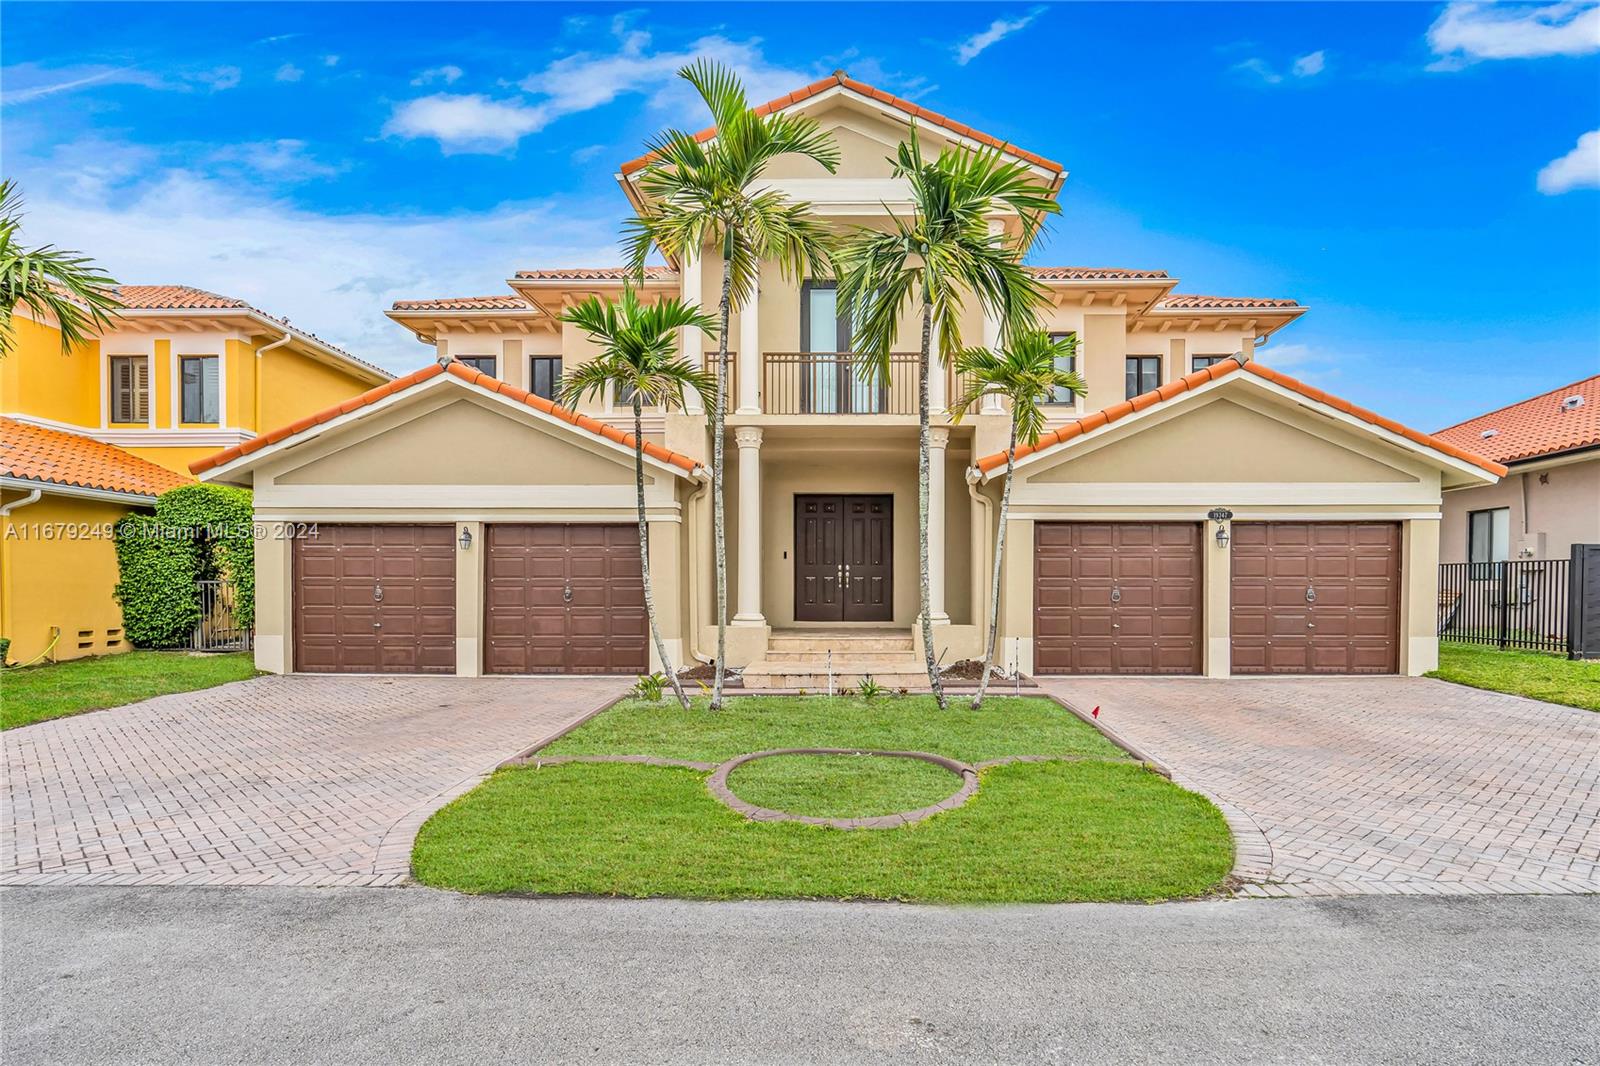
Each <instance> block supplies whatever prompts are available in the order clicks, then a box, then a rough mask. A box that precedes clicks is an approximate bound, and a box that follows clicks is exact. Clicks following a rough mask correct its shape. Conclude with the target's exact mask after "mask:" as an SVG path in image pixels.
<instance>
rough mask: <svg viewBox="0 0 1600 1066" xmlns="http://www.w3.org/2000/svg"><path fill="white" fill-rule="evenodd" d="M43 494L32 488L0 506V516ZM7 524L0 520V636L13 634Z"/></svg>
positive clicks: (40, 490)
mask: <svg viewBox="0 0 1600 1066" xmlns="http://www.w3.org/2000/svg"><path fill="white" fill-rule="evenodd" d="M43 495H44V490H43V489H34V490H33V491H32V492H30V493H28V494H27V495H26V496H24V497H22V498H21V499H18V500H12V501H11V502H10V503H8V504H6V505H5V506H4V507H0V518H9V517H11V512H12V511H16V510H20V509H21V508H23V507H27V506H28V505H29V504H33V503H38V502H39V498H40V497H41V496H43ZM8 525H9V523H7V522H0V637H3V636H12V635H13V634H12V633H11V619H12V614H11V538H10V537H9V536H7V535H6V529H7V526H8ZM58 636H59V634H58ZM52 646H53V645H52ZM4 665H5V663H4V662H0V666H4Z"/></svg>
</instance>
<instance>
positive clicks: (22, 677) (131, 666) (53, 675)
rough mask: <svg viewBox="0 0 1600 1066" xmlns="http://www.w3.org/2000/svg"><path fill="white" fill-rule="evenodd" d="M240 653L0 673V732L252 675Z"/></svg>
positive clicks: (124, 658)
mask: <svg viewBox="0 0 1600 1066" xmlns="http://www.w3.org/2000/svg"><path fill="white" fill-rule="evenodd" d="M255 673H256V668H255V663H254V662H253V661H252V660H251V657H250V655H248V654H246V653H237V654H226V655H209V654H207V655H202V654H198V653H191V652H181V651H130V652H127V653H125V654H123V655H101V656H96V657H93V658H87V659H73V660H71V661H69V662H64V663H52V664H50V665H48V666H30V667H27V668H26V669H20V670H18V669H12V670H5V671H0V729H14V728H16V727H17V726H19V725H31V724H32V723H34V722H43V721H46V720H48V719H51V718H62V717H64V716H66V715H69V714H77V713H79V712H80V711H94V710H99V709H100V708H103V707H119V706H121V705H122V704H124V703H134V702H136V701H138V700H144V699H149V698H150V697H151V696H164V695H166V694H167V693H169V692H190V691H193V690H195V689H201V688H211V687H212V686H214V685H223V684H227V683H228V682H229V681H239V680H242V679H244V678H247V677H254V676H255Z"/></svg>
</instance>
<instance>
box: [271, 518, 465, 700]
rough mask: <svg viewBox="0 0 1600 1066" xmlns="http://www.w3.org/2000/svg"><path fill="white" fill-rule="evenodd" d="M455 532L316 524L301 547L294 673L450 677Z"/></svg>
mask: <svg viewBox="0 0 1600 1066" xmlns="http://www.w3.org/2000/svg"><path fill="white" fill-rule="evenodd" d="M453 535H454V527H453V526H445V525H438V526H433V525H378V524H374V525H353V524H333V525H324V524H321V523H319V524H318V525H317V527H316V528H315V532H309V531H308V533H307V534H306V535H305V536H301V537H297V538H296V539H295V541H294V546H293V550H292V555H293V574H294V578H293V581H294V614H295V620H294V631H295V651H294V663H293V666H294V669H296V670H300V671H304V672H310V673H453V672H454V670H455V565H456V549H455V542H454V539H453Z"/></svg>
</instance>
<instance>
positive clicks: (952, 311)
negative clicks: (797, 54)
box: [837, 125, 1058, 710]
mask: <svg viewBox="0 0 1600 1066" xmlns="http://www.w3.org/2000/svg"><path fill="white" fill-rule="evenodd" d="M889 162H890V163H891V164H892V165H893V167H894V171H893V174H894V176H895V177H896V178H900V179H902V180H904V181H905V182H906V184H907V186H908V191H909V198H910V201H911V214H910V215H909V216H908V217H902V216H900V215H898V214H896V213H895V212H894V209H893V208H890V209H889V214H890V226H889V228H888V230H887V231H877V230H867V229H863V230H861V231H860V232H859V233H858V234H857V236H856V237H855V238H853V239H852V240H851V241H850V242H849V244H848V245H847V247H846V248H845V249H844V251H843V252H842V253H841V254H840V257H839V264H838V267H837V270H838V274H839V296H840V299H841V300H842V301H844V302H845V303H846V304H847V305H848V306H850V307H851V308H852V312H853V316H854V320H855V322H856V329H855V338H856V344H855V347H856V349H857V351H859V352H861V353H862V354H863V355H864V356H865V357H866V358H865V360H864V362H865V364H866V365H865V366H864V367H863V371H862V372H863V373H864V374H866V375H869V376H871V377H873V378H875V379H876V380H880V381H882V380H887V378H888V374H889V350H890V348H891V347H893V345H894V342H895V337H896V334H897V332H898V328H899V327H898V320H899V316H900V312H901V310H902V308H904V307H907V306H917V307H920V310H921V316H922V347H921V352H920V354H919V356H918V359H917V421H918V433H917V479H918V493H917V508H918V510H917V513H918V519H919V523H920V528H919V530H918V533H919V555H920V559H919V562H920V564H921V569H922V574H921V578H922V647H923V653H924V655H925V657H926V665H927V668H928V684H929V685H930V686H931V687H932V689H933V694H934V696H935V698H936V699H937V700H938V703H939V707H940V709H941V710H942V709H943V708H944V706H945V698H944V688H943V686H942V685H941V684H940V683H939V670H938V666H937V664H936V663H935V662H934V656H933V623H932V619H931V618H930V616H929V614H930V612H929V602H928V599H929V597H928V476H929V474H928V429H929V415H930V412H929V410H928V371H929V364H930V352H931V348H932V345H933V340H934V337H933V334H934V327H935V325H936V324H937V327H938V334H939V336H938V343H939V355H940V358H941V360H942V361H948V360H950V359H952V358H953V357H954V356H955V354H956V352H957V351H959V350H960V349H961V329H960V322H961V312H962V308H963V304H962V294H963V292H971V293H975V294H976V295H977V298H978V302H979V304H980V305H981V306H982V307H983V309H984V310H985V311H986V312H987V313H990V314H992V315H994V316H995V317H996V318H998V319H999V320H1000V322H1001V325H1002V328H1003V329H1005V330H1007V331H1012V332H1016V331H1020V330H1021V329H1022V328H1024V327H1025V326H1026V325H1027V324H1028V323H1029V322H1030V321H1031V319H1032V317H1033V308H1034V307H1035V306H1037V304H1038V303H1039V302H1040V301H1041V300H1042V299H1043V292H1042V290H1041V289H1040V287H1039V284H1038V283H1037V282H1036V281H1034V280H1033V278H1032V276H1031V275H1030V274H1029V273H1028V272H1027V270H1025V269H1024V268H1023V266H1022V263H1021V253H1022V251H1023V249H1024V248H1026V246H1027V244H1028V242H1029V241H1031V240H1032V239H1033V235H1034V233H1035V232H1036V230H1037V227H1038V225H1039V221H1040V218H1041V217H1042V216H1043V215H1045V214H1047V213H1051V212H1054V211H1056V210H1058V208H1057V206H1056V202H1055V200H1054V199H1053V198H1052V197H1051V195H1050V191H1049V189H1048V188H1047V187H1045V186H1044V185H1041V184H1039V183H1038V182H1037V181H1036V180H1035V178H1034V176H1033V174H1032V173H1031V172H1030V171H1029V170H1028V168H1027V167H1025V166H1022V165H1021V164H1018V163H1007V162H1004V161H1003V159H1002V158H1001V155H1000V152H999V150H997V149H986V150H983V151H976V152H973V151H966V150H958V149H951V150H948V151H945V152H942V153H940V155H939V156H938V158H936V159H934V160H932V161H929V160H927V159H924V158H923V155H922V148H921V145H920V144H919V143H918V140H917V130H916V127H915V126H914V125H913V126H912V128H911V138H910V140H909V141H906V142H904V143H902V144H901V145H900V147H899V151H898V152H897V153H896V156H895V158H893V159H891V160H889ZM1006 213H1014V214H1016V215H1017V216H1018V217H1019V218H1020V219H1021V223H1022V232H1021V234H1020V236H1019V238H1018V239H1011V238H1008V237H1007V236H1006V235H1005V234H1003V233H1001V234H991V233H990V232H989V220H990V218H992V217H994V216H996V215H1001V214H1006ZM940 476H943V472H942V471H941V473H940Z"/></svg>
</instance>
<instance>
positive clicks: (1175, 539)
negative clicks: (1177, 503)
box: [1034, 522, 1201, 674]
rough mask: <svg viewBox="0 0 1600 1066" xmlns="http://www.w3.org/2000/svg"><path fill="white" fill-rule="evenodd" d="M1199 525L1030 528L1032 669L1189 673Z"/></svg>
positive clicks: (1194, 652)
mask: <svg viewBox="0 0 1600 1066" xmlns="http://www.w3.org/2000/svg"><path fill="white" fill-rule="evenodd" d="M1199 575H1200V560H1199V527H1198V525H1194V524H1189V523H1135V522H1040V523H1036V524H1035V526H1034V669H1035V670H1036V671H1037V672H1039V673H1041V674H1049V673H1080V674H1084V673H1086V674H1101V673H1105V674H1113V673H1138V674H1151V673H1197V672H1198V671H1199V667H1200V607H1199V605H1200V600H1201V597H1200V588H1199Z"/></svg>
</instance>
